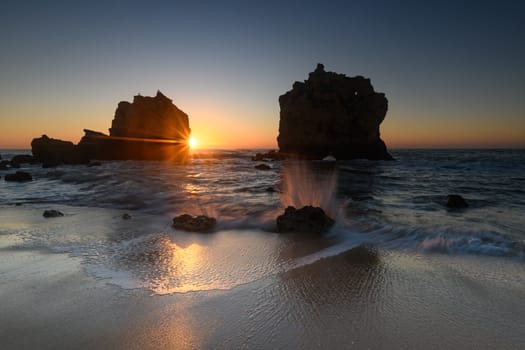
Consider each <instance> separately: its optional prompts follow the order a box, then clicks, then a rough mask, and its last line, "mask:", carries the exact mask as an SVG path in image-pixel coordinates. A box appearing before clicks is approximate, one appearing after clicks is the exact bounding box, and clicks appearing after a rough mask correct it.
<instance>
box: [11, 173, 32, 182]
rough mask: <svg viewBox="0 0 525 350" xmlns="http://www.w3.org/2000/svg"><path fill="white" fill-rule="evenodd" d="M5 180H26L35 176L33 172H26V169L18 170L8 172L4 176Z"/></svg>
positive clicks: (30, 179)
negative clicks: (11, 172) (12, 172)
mask: <svg viewBox="0 0 525 350" xmlns="http://www.w3.org/2000/svg"><path fill="white" fill-rule="evenodd" d="M4 180H5V181H14V182H26V181H32V180H33V177H32V176H31V174H29V173H26V172H25V171H17V172H16V173H14V174H7V175H6V176H4Z"/></svg>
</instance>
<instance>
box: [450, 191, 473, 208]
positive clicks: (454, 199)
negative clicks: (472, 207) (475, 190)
mask: <svg viewBox="0 0 525 350" xmlns="http://www.w3.org/2000/svg"><path fill="white" fill-rule="evenodd" d="M445 205H446V206H447V207H449V208H466V207H468V203H467V201H466V200H465V198H463V197H462V196H460V195H459V194H449V195H448V196H447V202H446V203H445Z"/></svg>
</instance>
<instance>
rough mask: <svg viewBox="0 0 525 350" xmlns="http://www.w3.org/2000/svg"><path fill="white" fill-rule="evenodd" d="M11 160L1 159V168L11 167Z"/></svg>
mask: <svg viewBox="0 0 525 350" xmlns="http://www.w3.org/2000/svg"><path fill="white" fill-rule="evenodd" d="M10 163H11V162H10V161H8V160H2V161H0V170H7V169H9V167H8V165H10Z"/></svg>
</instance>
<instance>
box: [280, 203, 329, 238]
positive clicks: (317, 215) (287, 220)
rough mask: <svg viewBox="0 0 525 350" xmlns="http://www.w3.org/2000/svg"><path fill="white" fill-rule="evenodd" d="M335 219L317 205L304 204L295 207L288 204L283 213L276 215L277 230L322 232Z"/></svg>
mask: <svg viewBox="0 0 525 350" xmlns="http://www.w3.org/2000/svg"><path fill="white" fill-rule="evenodd" d="M334 223H335V221H334V220H333V219H332V218H330V217H329V216H327V215H326V214H325V212H324V210H323V209H321V208H319V207H312V206H305V207H303V208H301V209H296V208H294V207H292V206H289V207H288V208H286V209H285V211H284V214H282V215H280V216H279V217H277V230H278V231H279V232H305V233H322V232H325V231H327V230H328V229H329V228H330V227H332V225H333V224H334Z"/></svg>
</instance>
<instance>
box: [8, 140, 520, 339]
mask: <svg viewBox="0 0 525 350" xmlns="http://www.w3.org/2000/svg"><path fill="white" fill-rule="evenodd" d="M255 152H256V151H255V150H235V151H231V150H213V151H196V152H195V154H194V157H193V159H192V161H191V162H190V163H189V164H173V163H169V162H160V161H104V162H101V165H100V166H93V167H88V166H85V165H74V166H73V165H64V166H58V167H56V168H42V167H41V166H40V165H29V164H26V165H22V167H21V169H17V170H22V171H27V172H29V173H31V174H32V176H33V181H31V182H25V183H16V182H6V181H4V180H3V179H1V180H0V263H1V264H0V280H1V281H2V282H0V296H2V295H3V296H4V298H5V297H6V296H10V297H11V298H20V302H18V303H17V302H15V303H14V304H13V305H14V306H13V305H11V306H9V305H4V306H2V308H3V309H1V310H0V311H2V312H1V313H0V314H1V315H4V316H0V317H2V319H0V339H8V340H7V342H6V344H7V345H8V348H9V347H13V348H17V347H19V346H25V345H32V344H36V343H32V342H31V339H33V338H31V337H29V338H28V339H29V340H28V339H25V338H24V337H21V338H20V336H21V335H23V334H24V333H25V332H27V333H32V332H33V331H34V332H36V333H35V334H41V336H42V337H43V338H41V339H47V341H48V343H46V342H44V343H39V344H44V346H43V347H49V348H52V347H54V346H56V345H57V343H56V341H54V340H53V339H55V338H53V337H52V336H56V335H57V334H59V335H60V334H61V329H62V328H57V329H52V330H50V329H49V328H46V327H49V326H48V325H47V326H44V325H45V324H47V323H48V322H50V321H51V322H55V321H56V319H60V318H61V317H62V316H63V310H62V311H60V310H61V309H60V307H62V308H65V309H66V310H72V308H73V305H76V304H75V303H80V304H82V301H79V300H76V299H75V298H73V295H75V293H74V292H72V290H77V289H78V288H80V287H79V286H82V287H81V288H82V289H84V288H87V289H86V290H89V288H93V289H95V290H99V292H100V293H101V295H100V296H96V297H94V298H95V300H101V299H102V300H105V301H104V303H107V302H108V301H107V299H106V298H108V297H109V299H111V300H114V301H113V302H112V303H110V304H111V305H109V306H108V305H106V306H104V307H105V308H108V310H113V311H112V312H113V313H115V314H119V313H122V312H123V311H122V309H121V307H122V305H121V304H120V303H121V302H122V301H116V300H117V299H119V298H120V299H119V300H126V302H124V304H125V305H126V308H129V307H132V306H133V305H134V303H136V302H137V301H136V300H135V298H138V297H137V295H140V296H141V298H146V299H140V300H141V301H140V302H138V303H139V304H140V305H142V309H141V311H140V312H139V311H137V315H138V316H137V315H135V316H134V317H138V318H140V319H142V317H143V316H144V315H148V321H147V322H154V323H156V324H157V323H159V322H161V319H162V320H163V321H162V322H164V323H162V322H161V323H162V325H163V326H162V327H165V328H166V327H168V328H169V327H172V328H169V329H171V330H172V331H171V332H173V327H174V326H173V324H172V323H171V321H174V319H173V317H175V316H169V317H168V316H167V315H169V313H162V312H159V311H158V310H159V309H158V308H160V307H159V306H158V305H157V304H155V303H161V304H162V305H163V306H162V310H166V308H170V307H172V308H173V309H174V310H179V311H181V310H182V312H183V314H185V315H186V316H185V318H182V319H177V321H178V322H179V321H180V322H184V323H188V322H190V321H189V320H190V319H191V320H192V321H191V322H194V323H195V327H193V328H192V327H189V328H192V329H191V331H193V332H196V335H195V334H193V333H192V334H193V336H194V337H193V338H191V337H190V336H189V335H187V334H186V335H185V334H179V335H173V333H169V331H168V330H166V332H167V333H162V334H161V335H159V334H157V335H156V336H157V337H160V338H162V339H163V341H164V343H162V344H164V345H166V346H167V347H172V346H175V347H177V348H185V347H188V348H195V347H196V348H232V347H233V348H239V347H241V348H254V347H255V348H274V347H276V348H289V347H293V348H298V347H303V348H304V347H306V348H319V347H320V348H324V347H327V346H328V347H337V348H341V347H342V348H348V347H355V348H363V347H366V348H385V347H388V348H406V347H409V348H417V347H419V346H424V347H425V348H443V347H445V348H446V347H449V346H452V347H458V348H492V347H493V346H497V347H498V348H509V349H510V348H519V346H520V344H521V345H523V344H525V335H524V333H523V332H522V331H523V328H522V326H523V325H524V324H525V318H524V317H525V316H523V315H525V307H524V305H525V304H524V303H523V300H525V299H523V297H525V215H524V214H525V150H506V149H496V150H478V149H465V150H460V149H453V150H448V149H421V150H416V149H406V150H405V149H399V150H392V151H391V153H392V155H393V156H394V158H395V159H396V160H395V161H367V160H353V161H336V162H327V161H297V160H285V161H281V162H279V161H267V162H265V164H267V165H269V166H270V169H269V170H258V169H255V168H254V166H255V165H257V164H260V163H261V162H254V161H252V160H251V156H252V155H254V154H255ZM28 153H30V152H29V151H23V150H21V151H12V150H3V151H2V150H0V154H1V155H2V158H3V159H10V158H11V157H12V156H13V155H15V154H28ZM10 172H13V171H6V170H0V176H1V177H3V176H5V174H7V173H10ZM449 194H459V195H461V196H463V197H464V198H465V200H466V201H467V203H468V207H466V208H460V209H454V208H447V207H446V206H445V202H446V196H447V195H449ZM288 205H293V206H296V207H302V206H304V205H315V206H321V207H322V208H323V209H324V210H325V211H326V213H327V214H328V215H329V216H331V217H332V218H334V219H335V220H336V223H335V225H334V226H333V227H332V229H331V230H330V231H329V232H327V233H325V234H324V235H312V234H300V233H292V234H278V233H276V224H275V219H276V217H277V216H278V215H280V214H281V213H282V212H283V211H284V208H286V207H287V206H288ZM47 209H56V210H59V211H61V212H62V213H63V214H64V216H63V217H57V218H43V217H42V213H43V211H44V210H47ZM124 214H128V215H129V216H130V218H129V219H124V218H123V215H124ZM181 214H191V215H201V214H204V215H208V216H213V217H215V218H216V219H217V227H216V229H215V231H214V232H212V233H206V234H199V233H189V232H183V231H179V230H175V229H174V228H173V227H172V219H173V217H175V216H177V215H181ZM37 256H38V257H39V258H36V257H37ZM17 257H18V258H17ZM44 257H45V258H44ZM28 259H29V261H30V264H31V266H32V267H29V266H28V265H27V261H28ZM42 259H43V260H42ZM35 261H36V262H35ZM35 264H36V265H35ZM71 264H73V265H75V267H74V268H72V267H70V265H71ZM35 266H37V267H38V266H39V268H40V269H39V268H36V267H35ZM53 269H55V270H53ZM57 271H59V272H60V273H59V272H57ZM64 271H69V272H68V273H73V272H74V273H75V274H77V275H78V276H77V277H75V278H77V280H75V281H76V282H75V284H74V287H73V285H72V286H70V287H69V288H70V289H67V288H63V283H64V281H63V280H62V278H63V277H60V276H63V273H64ZM71 271H73V272H71ZM39 274H40V275H41V276H40V277H38V276H39ZM46 276H47V277H46ZM79 276H81V277H79ZM47 284H49V286H48V287H46V288H49V290H47V289H46V290H44V291H40V292H34V293H32V292H31V288H36V289H37V290H38V289H39V288H44V287H42V286H44V285H47ZM66 285H67V283H66ZM88 287H89V288H88ZM71 288H73V289H71ZM75 288H76V289H75ZM97 288H98V289H97ZM57 289H63V290H62V294H61V295H62V298H63V299H64V300H69V303H70V304H67V303H66V302H63V303H59V306H57V307H58V309H53V311H50V310H49V309H45V310H41V311H40V313H38V312H37V313H36V317H33V318H30V317H29V316H27V318H26V319H20V320H19V321H16V320H17V317H22V316H19V313H20V309H22V310H24V312H29V311H28V310H26V309H28V308H37V309H38V308H39V307H40V308H42V307H43V306H41V305H40V303H39V302H37V301H34V298H37V299H38V298H39V297H40V295H44V296H46V295H47V296H48V297H49V298H51V299H53V298H55V297H53V295H55V294H53V293H51V290H53V291H55V293H56V290H57ZM107 289H109V290H107ZM48 292H49V294H46V293H48ZM81 293H87V292H86V291H85V290H84V291H82V292H81ZM458 294H460V295H458ZM82 295H84V294H82ZM24 298H25V299H24ZM159 298H160V299H159ZM237 298H238V299H237ZM404 298H407V299H404ZM72 299H75V300H76V301H73V300H72ZM88 299H89V298H88ZM150 299H151V300H150ZM31 300H33V301H31ZM53 300H54V299H53ZM131 300H135V301H133V302H131ZM145 300H149V301H145ZM155 300H162V302H159V301H155ZM64 303H66V304H67V305H69V306H64ZM104 303H102V304H104ZM151 303H154V304H155V305H157V306H155V307H153V306H151ZM95 304H96V303H95ZM31 305H32V306H31ZM35 305H39V306H35ZM60 305H62V306H60ZM182 305H185V306H184V307H183V306H182ZM15 307H16V308H15ZM91 307H95V309H96V306H93V305H92V306H91ZM17 308H18V309H17ZM86 308H87V309H89V307H87V306H86ZM86 308H84V309H82V310H83V311H82V313H84V314H85V313H86V312H87V311H86V310H87V309H86ZM57 310H58V311H57ZM145 310H146V311H145ZM152 310H153V311H152ZM155 310H157V311H155ZM71 312H72V311H71ZM174 312H175V311H174ZM66 313H67V312H66ZM87 314H89V315H90V316H89V317H88V319H90V321H92V322H102V324H104V325H105V327H109V324H112V323H113V322H115V321H114V320H112V321H108V317H109V318H111V317H110V316H108V315H105V316H101V315H104V314H105V312H104V310H99V313H95V314H90V313H89V312H87ZM6 315H10V316H9V319H7V316H6ZM17 315H18V316H17ZM50 315H51V316H50ZM61 315H62V316H61ZM152 315H154V316H152ZM155 315H157V316H155ZM159 315H162V317H160V316H159ZM195 315H200V316H199V317H197V320H195ZM204 315H207V316H204ZM400 315H405V316H406V317H404V318H403V317H401V316H400ZM33 316H34V315H33ZM201 316H202V317H201ZM68 317H69V318H66V319H67V320H69V321H68V322H72V324H74V325H77V326H78V329H77V328H75V327H77V326H68V327H70V328H68V329H69V331H68V332H66V333H67V334H66V335H64V336H63V338H62V341H63V342H64V343H60V344H69V345H72V346H80V347H88V348H89V347H93V346H95V345H96V346H99V345H102V346H111V347H113V346H115V347H117V348H120V347H122V348H123V347H125V346H127V345H129V341H130V340H129V339H133V344H135V345H137V344H141V346H144V347H151V348H159V347H163V346H159V347H157V346H156V345H158V344H157V343H155V342H153V343H152V339H151V337H153V336H152V335H151V334H150V333H147V332H146V333H143V334H142V336H141V338H140V339H139V340H137V339H138V338H136V337H135V335H134V336H128V337H122V336H121V331H120V330H119V332H120V333H119V332H117V333H115V332H106V333H104V332H102V333H100V330H98V329H97V330H93V331H92V332H91V333H90V332H89V331H86V328H85V325H84V324H83V323H82V322H81V317H80V316H79V315H78V314H73V313H71V314H70V315H69V316H68ZM79 317H80V319H79ZM123 317H124V316H123ZM177 317H182V316H180V315H177ZM101 318H103V319H104V320H105V321H101V320H100V319H101ZM152 319H153V320H152ZM13 320H15V321H16V322H15V321H13ZM24 320H25V321H24ZM71 320H73V321H71ZM166 320H169V322H168V321H166ZM122 322H123V321H122V320H121V319H119V321H118V322H116V324H120V325H122ZM144 322H146V321H144ZM124 323H125V324H126V326H124V325H122V328H123V329H127V328H126V327H129V325H128V321H126V322H124ZM520 324H521V326H520ZM22 325H23V326H22ZM168 325H169V326H168ZM233 325H236V326H235V327H234V326H233ZM186 326H187V325H186ZM71 327H72V328H71ZM90 327H94V326H90ZM159 327H161V326H159ZM162 327H161V328H162ZM199 327H204V328H206V329H207V331H206V332H204V331H203V330H197V331H195V329H194V328H199ZM66 328H67V327H66ZM146 328H147V327H145V328H144V327H142V328H141V329H146ZM175 328H177V327H175ZM208 328H211V329H208ZM89 329H91V328H89ZM105 329H107V328H105ZM177 329H178V328H177ZM364 329H366V331H364ZM520 329H521V331H520ZM39 332H40V333H39ZM188 332H189V331H188ZM468 332H471V333H470V334H472V332H473V334H474V335H473V336H470V335H467V333H468ZM77 333H79V334H83V335H82V336H80V338H79V335H78V334H77ZM84 333H85V334H84ZM190 333H191V332H190ZM115 334H118V337H117V336H116V335H115ZM144 334H146V335H144ZM169 334H171V335H169ZM177 334H178V333H177ZM168 335H169V336H168ZM64 337H65V338H64ZM268 338H272V340H271V341H268ZM75 339H76V340H75ZM123 339H124V340H123ZM33 340H34V339H33ZM26 341H28V343H26ZM35 341H36V340H35ZM79 342H80V343H79ZM137 346H138V345H137Z"/></svg>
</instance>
